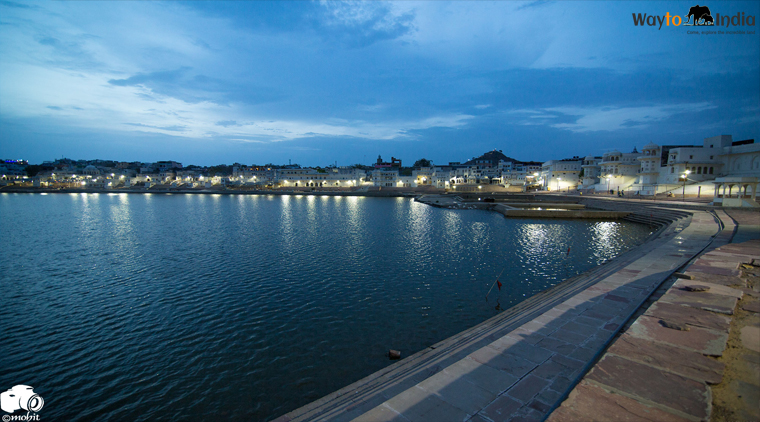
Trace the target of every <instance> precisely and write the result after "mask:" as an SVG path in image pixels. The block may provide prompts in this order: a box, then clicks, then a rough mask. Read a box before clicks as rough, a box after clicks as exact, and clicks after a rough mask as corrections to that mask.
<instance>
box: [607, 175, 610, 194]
mask: <svg viewBox="0 0 760 422" xmlns="http://www.w3.org/2000/svg"><path fill="white" fill-rule="evenodd" d="M609 191H610V175H609V174H608V175H607V192H609Z"/></svg>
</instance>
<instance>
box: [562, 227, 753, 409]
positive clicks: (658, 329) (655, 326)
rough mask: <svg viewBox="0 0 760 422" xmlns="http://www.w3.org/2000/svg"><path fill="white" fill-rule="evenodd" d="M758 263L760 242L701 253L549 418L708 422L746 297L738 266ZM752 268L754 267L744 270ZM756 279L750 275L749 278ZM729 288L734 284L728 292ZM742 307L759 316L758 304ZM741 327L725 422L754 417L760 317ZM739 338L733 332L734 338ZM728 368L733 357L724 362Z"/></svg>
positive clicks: (746, 304) (731, 245) (744, 283)
mask: <svg viewBox="0 0 760 422" xmlns="http://www.w3.org/2000/svg"><path fill="white" fill-rule="evenodd" d="M753 262H754V263H755V264H758V265H760V240H751V241H748V242H745V243H741V244H730V245H725V246H723V247H720V248H718V249H714V250H712V251H711V252H708V253H707V254H705V255H702V256H701V257H700V258H699V259H698V260H697V261H696V262H694V263H693V264H692V265H690V266H689V267H688V269H687V271H686V272H685V276H686V277H688V278H687V279H680V280H678V281H677V282H675V283H674V284H673V285H672V286H671V287H670V288H669V289H668V290H667V292H666V293H665V294H664V295H663V296H662V297H660V298H659V300H657V302H656V303H654V304H653V305H652V306H651V307H649V308H648V309H647V310H646V312H645V313H644V314H643V315H641V316H640V317H639V318H637V319H636V321H635V322H634V323H633V324H632V325H631V326H630V327H629V328H628V329H627V330H626V331H625V333H624V334H623V335H622V336H620V337H619V338H618V339H617V340H616V341H615V343H614V344H613V345H612V346H611V347H610V348H609V349H608V350H607V352H606V353H605V354H604V356H603V357H602V359H601V360H600V361H599V362H598V363H597V364H596V365H595V366H594V368H593V369H592V370H591V371H590V372H589V373H588V374H587V375H586V376H585V377H584V378H583V380H582V381H581V382H580V384H578V386H576V387H575V389H574V390H573V391H572V392H571V393H570V395H569V397H568V399H567V400H565V401H564V402H563V403H562V406H561V407H560V408H559V409H557V410H556V411H555V412H554V413H552V414H551V416H550V417H549V419H548V421H550V422H565V421H578V420H584V421H608V420H616V421H700V420H708V419H711V416H712V403H713V396H712V390H711V387H710V386H711V385H715V384H718V383H721V382H722V381H723V374H724V371H725V363H724V362H723V361H720V360H717V359H712V358H710V357H708V356H712V357H719V356H722V355H723V354H724V352H725V350H726V346H727V342H728V338H729V327H730V324H731V322H732V318H731V316H732V315H733V314H734V311H735V310H736V307H737V303H738V302H739V300H740V299H741V298H742V296H743V295H744V294H745V292H746V293H747V294H749V295H751V296H755V297H757V296H758V294H757V290H758V286H757V285H755V286H752V287H754V289H752V288H750V286H748V285H747V284H746V282H745V281H744V280H743V279H741V278H740V277H739V276H740V269H741V268H742V264H751V263H753ZM750 268H756V267H750ZM755 277H756V276H755ZM728 286H733V287H728ZM741 302H742V303H745V305H744V309H747V310H749V311H751V312H754V313H757V312H760V307H758V302H757V300H754V299H750V300H749V301H748V300H742V301H741ZM748 320H750V321H752V322H753V323H752V324H750V325H748V326H745V327H742V328H741V330H740V333H734V335H735V336H736V337H737V338H738V340H737V344H736V345H735V347H734V348H737V349H742V348H743V349H746V350H747V352H748V353H745V355H746V356H747V358H749V359H748V360H747V359H744V358H743V359H741V360H742V361H744V362H740V363H739V365H738V366H739V367H740V368H741V369H742V370H748V371H749V372H754V373H755V374H756V375H755V376H754V377H753V376H750V377H749V380H750V381H754V382H745V381H743V380H741V379H731V380H728V382H726V383H725V384H728V386H727V387H728V389H729V393H728V395H729V396H733V397H739V398H740V400H739V402H738V403H732V405H731V406H730V409H726V410H727V411H729V412H731V413H732V415H731V416H730V420H746V421H750V420H760V398H758V392H760V378H758V377H757V371H758V369H759V368H760V361H758V356H759V355H758V354H759V353H760V318H756V317H755V318H749V319H748ZM737 334H738V335H737ZM726 361H727V362H729V363H731V362H732V360H730V359H729V360H726Z"/></svg>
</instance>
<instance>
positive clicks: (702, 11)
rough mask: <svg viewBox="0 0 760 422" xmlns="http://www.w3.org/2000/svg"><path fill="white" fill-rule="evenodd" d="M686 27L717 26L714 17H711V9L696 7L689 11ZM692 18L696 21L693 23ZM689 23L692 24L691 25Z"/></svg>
mask: <svg viewBox="0 0 760 422" xmlns="http://www.w3.org/2000/svg"><path fill="white" fill-rule="evenodd" d="M684 17H685V18H686V22H685V25H715V21H714V20H713V17H712V16H711V15H710V9H709V8H708V7H707V6H700V5H696V6H693V7H692V8H690V9H689V14H688V15H686V16H684ZM692 17H693V18H694V20H693V21H692V20H691V19H692ZM689 21H691V22H692V23H691V24H690V23H689Z"/></svg>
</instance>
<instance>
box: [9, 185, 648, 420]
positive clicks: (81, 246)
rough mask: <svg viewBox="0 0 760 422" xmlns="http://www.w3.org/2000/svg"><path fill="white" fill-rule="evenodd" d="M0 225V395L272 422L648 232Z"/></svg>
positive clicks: (275, 204)
mask: <svg viewBox="0 0 760 422" xmlns="http://www.w3.org/2000/svg"><path fill="white" fill-rule="evenodd" d="M0 218H1V220H0V221H2V224H3V235H2V237H1V238H0V239H1V240H0V252H1V253H0V292H1V293H0V307H2V318H0V334H1V338H2V340H1V342H0V389H2V390H3V391H4V390H5V389H9V388H11V387H12V386H14V385H16V384H26V385H31V386H33V387H34V389H35V392H36V393H38V394H39V395H40V396H42V398H43V399H44V400H45V405H44V408H43V409H42V410H41V412H40V416H41V418H43V419H44V420H64V419H69V420H71V419H73V420H148V419H155V418H161V419H165V420H191V419H192V420H199V419H222V418H226V419H230V420H238V419H242V420H267V419H271V418H274V417H277V416H279V415H281V414H283V413H286V412H288V411H290V410H293V409H295V408H297V407H299V406H301V405H303V404H306V403H308V402H310V401H313V400H315V399H318V398H320V397H321V396H323V395H325V394H328V393H330V392H332V391H334V390H336V389H339V388H341V387H343V386H345V385H347V384H349V383H351V382H353V381H356V380H358V379H360V378H362V377H364V376H366V375H368V374H370V373H372V372H374V371H376V370H378V369H381V368H383V367H385V366H387V365H389V364H390V362H389V361H388V359H387V358H386V357H385V356H384V354H385V353H386V352H387V350H388V349H391V348H393V349H399V350H401V351H402V353H403V355H404V356H409V355H411V354H412V353H414V352H416V351H418V350H421V349H423V348H425V347H427V346H429V345H431V344H433V343H435V342H437V341H440V340H443V339H445V338H446V337H448V336H450V335H452V334H455V333H457V332H459V331H461V330H463V329H466V328H469V327H471V326H473V325H475V324H477V323H479V322H482V321H484V320H486V319H487V318H489V317H491V316H493V315H495V314H496V313H497V312H498V311H497V310H496V309H495V307H496V305H497V302H496V300H498V304H499V305H500V306H501V307H502V308H505V309H506V308H508V307H510V306H512V305H514V304H516V303H518V302H520V301H522V300H524V299H525V298H527V297H529V296H531V295H533V294H535V293H537V292H539V291H541V290H544V289H546V288H548V287H550V286H553V285H555V284H557V283H558V282H559V281H560V280H562V279H564V278H566V277H568V276H572V275H575V274H578V273H581V272H583V271H586V270H588V269H589V268H591V267H593V266H595V265H597V264H598V263H599V262H601V261H603V260H606V259H609V258H612V257H614V256H616V255H619V254H620V253H622V252H623V251H625V250H627V249H629V248H630V247H633V246H635V245H636V244H639V243H640V242H642V241H643V240H644V239H645V238H646V237H647V236H648V235H649V234H650V230H649V228H648V227H646V226H641V225H637V224H633V223H621V222H605V221H589V220H577V221H556V220H529V219H505V218H504V217H502V216H501V215H499V214H496V213H491V212H487V211H472V210H443V209H437V208H432V207H429V206H425V205H421V204H419V203H415V202H413V201H412V200H410V199H401V198H360V197H320V196H293V197H289V196H282V197H279V196H222V195H127V194H108V195H107V194H70V195H69V194H51V195H39V194H0ZM568 247H570V248H571V252H570V256H569V257H567V253H566V252H567V249H568ZM502 270H504V275H503V276H502V278H501V281H502V282H503V284H504V286H503V287H502V290H501V291H500V292H499V291H497V290H494V292H492V293H491V300H490V302H486V301H485V300H484V297H485V294H486V292H487V291H488V288H489V287H490V285H491V284H492V283H493V281H494V279H495V278H496V276H497V275H498V274H499V273H500V272H501V271H502Z"/></svg>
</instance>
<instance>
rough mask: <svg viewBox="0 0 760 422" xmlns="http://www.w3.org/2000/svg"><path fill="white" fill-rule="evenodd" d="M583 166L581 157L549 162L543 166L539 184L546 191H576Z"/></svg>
mask: <svg viewBox="0 0 760 422" xmlns="http://www.w3.org/2000/svg"><path fill="white" fill-rule="evenodd" d="M582 164H583V160H582V159H580V158H579V157H573V158H566V159H564V160H550V161H547V162H545V163H544V164H543V165H542V166H541V173H540V175H539V182H540V183H541V186H542V187H543V189H544V190H553V191H556V190H566V189H576V188H577V187H578V184H579V182H580V177H579V175H580V173H581V166H582Z"/></svg>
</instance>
